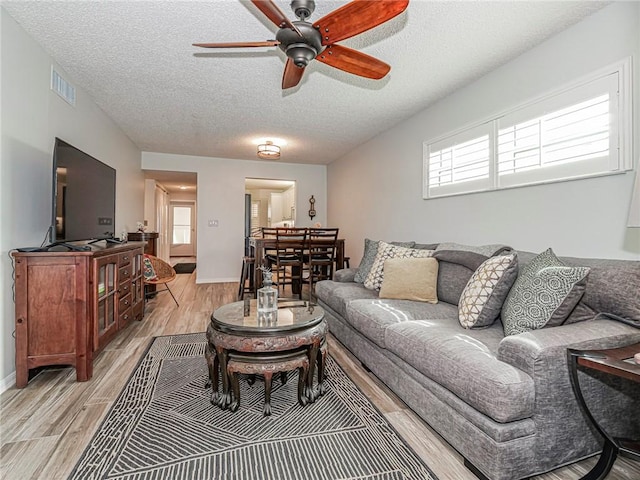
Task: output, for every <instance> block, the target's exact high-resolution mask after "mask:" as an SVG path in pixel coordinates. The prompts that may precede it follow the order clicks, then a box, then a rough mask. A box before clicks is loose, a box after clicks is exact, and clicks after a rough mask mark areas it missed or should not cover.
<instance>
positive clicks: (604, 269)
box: [561, 257, 640, 327]
mask: <svg viewBox="0 0 640 480" xmlns="http://www.w3.org/2000/svg"><path fill="white" fill-rule="evenodd" d="M561 260H562V262H563V263H565V264H566V265H572V266H578V265H582V266H585V267H589V268H590V271H589V278H588V279H587V286H586V289H585V292H584V295H583V296H582V298H581V299H580V302H579V303H578V305H577V306H576V308H575V309H574V310H573V311H572V312H571V314H570V315H569V317H567V319H566V320H565V322H564V323H565V324H568V323H576V322H580V321H584V320H590V319H593V318H595V317H596V316H597V315H598V314H600V313H604V314H611V315H615V316H616V317H620V318H622V319H624V320H626V321H627V322H628V323H629V324H630V325H634V326H636V327H640V294H639V293H638V292H640V262H637V261H630V260H605V259H584V258H565V257H562V258H561Z"/></svg>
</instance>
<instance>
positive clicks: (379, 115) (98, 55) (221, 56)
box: [2, 0, 610, 164]
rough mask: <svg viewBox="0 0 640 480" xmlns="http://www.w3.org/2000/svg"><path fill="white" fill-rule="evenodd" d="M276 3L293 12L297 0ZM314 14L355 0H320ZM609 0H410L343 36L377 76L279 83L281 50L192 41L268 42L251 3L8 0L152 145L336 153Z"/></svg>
mask: <svg viewBox="0 0 640 480" xmlns="http://www.w3.org/2000/svg"><path fill="white" fill-rule="evenodd" d="M276 3H277V4H278V5H279V6H280V8H281V9H282V10H283V11H284V12H285V13H286V14H287V15H288V16H289V18H291V19H294V15H293V12H292V11H291V9H290V7H289V5H288V3H289V2H288V1H282V0H277V1H276ZM316 3H317V6H316V11H315V13H314V14H313V15H312V17H311V21H313V20H317V19H319V18H321V17H322V16H324V15H326V14H327V13H329V12H331V11H332V10H334V9H336V8H338V7H340V6H342V5H344V4H345V3H347V2H345V1H323V0H316ZM607 3H610V2H592V1H583V2H568V1H559V2H551V1H548V2H540V1H517V2H485V1H470V2H460V1H458V2H455V1H446V2H435V1H427V0H422V1H421V0H412V1H411V2H410V3H409V7H408V8H407V10H406V11H405V12H404V13H403V14H401V15H399V16H398V17H396V18H394V19H392V20H391V21H389V22H387V23H385V24H383V25H381V26H379V27H377V28H376V29H374V30H370V31H368V32H365V33H363V34H360V35H358V36H356V37H353V38H351V39H348V40H345V41H343V42H340V44H342V45H345V46H348V47H351V48H355V49H358V50H361V51H363V52H365V53H367V54H369V55H372V56H374V57H376V58H378V59H380V60H383V61H384V62H387V63H388V64H390V65H391V72H390V74H389V75H388V76H387V77H385V78H384V79H382V80H378V81H375V80H367V79H363V78H360V77H356V76H353V75H350V74H348V73H344V72H341V71H339V70H336V69H334V68H331V67H329V66H327V65H324V64H322V63H320V62H317V61H315V62H312V64H311V65H310V66H309V67H307V69H306V72H305V75H304V78H303V80H302V82H301V83H300V85H298V86H297V87H295V88H293V89H290V90H286V91H283V90H281V88H280V83H281V78H282V72H283V68H284V62H285V56H284V54H283V53H282V52H281V51H280V50H279V49H277V48H275V47H272V48H263V49H244V50H235V51H229V50H227V51H220V50H217V51H211V50H203V49H198V48H196V47H193V46H191V44H192V43H193V42H214V41H215V42H232V41H262V40H267V39H273V38H274V37H275V31H276V28H275V26H274V25H273V24H271V23H270V22H269V21H268V20H267V19H266V18H265V17H264V16H263V15H262V14H261V13H260V11H259V10H258V9H257V8H256V7H255V6H254V5H253V4H251V3H250V2H247V1H236V0H218V1H179V2H176V1H98V0H90V1H87V0H84V1H56V2H53V1H38V2H35V1H2V5H3V6H4V7H5V9H6V10H7V11H8V12H9V14H10V15H11V16H12V17H13V18H15V19H16V21H17V22H18V23H19V24H20V25H22V27H23V28H24V29H25V30H26V31H27V32H28V33H29V34H30V35H31V36H32V37H33V38H35V39H36V41H38V42H39V43H40V44H41V45H42V46H43V47H44V49H45V50H46V51H47V52H48V53H49V54H50V55H51V56H52V57H53V58H54V59H55V60H56V61H57V62H58V63H59V64H60V65H61V66H62V67H63V68H64V70H65V71H66V72H67V74H68V77H69V78H68V80H71V82H72V83H75V84H76V85H77V86H80V87H82V88H83V89H85V90H86V91H87V92H88V93H89V95H90V96H91V97H92V98H93V99H94V100H95V101H96V103H97V104H98V105H99V106H100V107H101V108H102V109H103V110H104V111H105V112H106V113H107V115H109V117H111V118H112V119H113V120H114V121H115V122H116V123H117V124H118V125H119V126H120V128H121V129H122V130H123V131H124V132H125V133H126V134H127V135H128V136H129V138H131V140H133V142H135V144H136V145H137V146H138V147H139V148H140V149H141V150H144V151H151V152H165V153H178V154H186V155H202V156H212V157H223V158H233V159H253V160H255V159H256V154H255V152H256V146H255V143H256V142H255V140H256V139H259V138H273V137H276V138H279V139H282V140H284V141H286V145H285V146H284V147H283V149H282V157H281V160H280V161H282V162H294V163H319V164H327V163H330V162H332V161H333V160H335V159H337V158H339V157H341V156H342V155H344V154H346V153H347V152H348V151H350V150H352V149H353V148H355V147H357V146H358V145H360V144H361V143H363V142H365V141H367V140H368V139H370V138H372V137H373V136H375V135H377V134H379V133H380V132H382V131H384V130H386V129H388V128H390V127H392V126H393V125H395V124H397V123H398V122H400V121H401V120H403V119H405V118H407V117H409V116H411V115H413V114H415V113H417V112H418V111H420V110H422V109H424V108H426V107H427V106H429V105H430V104H432V103H433V102H435V101H437V100H438V99H440V98H442V97H444V96H446V95H448V94H450V93H451V92H453V91H455V90H456V89H458V88H460V87H462V86H464V85H466V84H468V83H469V82H471V81H473V80H475V79H477V78H479V77H480V76H482V75H484V74H486V73H488V72H489V71H491V70H492V69H495V68H496V67H498V66H500V65H502V64H504V63H505V62H507V61H509V60H510V59H512V58H514V57H516V56H518V55H519V54H521V53H523V52H524V51H526V50H528V49H530V48H532V47H534V46H535V45H537V44H539V43H540V42H542V41H544V40H545V39H547V38H548V37H550V36H551V35H553V34H555V33H557V32H559V31H561V30H563V29H565V28H567V27H568V26H570V25H571V24H573V23H576V22H577V21H579V20H581V19H583V18H584V17H586V16H587V15H590V14H592V13H593V12H595V11H596V10H598V9H600V8H602V7H603V6H604V5H605V4H607Z"/></svg>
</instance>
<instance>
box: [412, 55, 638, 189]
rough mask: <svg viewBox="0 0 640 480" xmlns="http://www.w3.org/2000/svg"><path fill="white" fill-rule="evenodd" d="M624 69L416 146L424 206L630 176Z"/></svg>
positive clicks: (625, 64)
mask: <svg viewBox="0 0 640 480" xmlns="http://www.w3.org/2000/svg"><path fill="white" fill-rule="evenodd" d="M629 72H630V63H629V61H626V62H623V63H621V64H619V65H617V66H616V67H615V68H613V67H610V68H608V69H606V70H605V71H602V72H598V73H596V74H593V75H592V76H591V77H590V78H588V79H585V80H583V81H582V82H579V83H576V84H574V85H572V86H570V87H568V88H564V89H562V90H559V91H557V92H554V93H552V94H549V95H546V96H545V97H543V98H540V99H537V100H535V101H532V102H530V103H528V104H526V105H523V106H520V107H517V108H515V109H513V110H511V111H508V112H505V113H503V114H501V115H497V116H495V117H493V118H491V119H489V120H487V121H485V122H483V123H481V124H479V125H476V126H473V127H470V128H466V129H464V130H461V131H459V132H456V133H454V134H450V135H448V136H446V137H444V138H441V139H436V140H435V141H431V142H426V143H425V144H424V192H423V196H424V198H432V197H440V196H447V195H455V194H461V193H470V192H477V191H484V190H496V189H502V188H511V187H516V186H524V185H533V184H538V183H544V182H555V181H561V180H567V179H574V178H580V177H586V176H594V175H603V174H609V173H613V172H620V171H624V170H627V169H629V168H631V161H630V158H631V155H630V149H629V145H628V143H629V142H630V138H631V134H630V101H629V100H627V99H629V98H630V97H629V96H628V93H627V89H628V88H629V85H630V84H631V82H630V79H629V78H628V76H629Z"/></svg>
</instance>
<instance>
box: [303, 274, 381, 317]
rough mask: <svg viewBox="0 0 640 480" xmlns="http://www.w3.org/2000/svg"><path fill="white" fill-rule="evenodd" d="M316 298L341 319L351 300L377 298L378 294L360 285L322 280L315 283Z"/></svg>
mask: <svg viewBox="0 0 640 480" xmlns="http://www.w3.org/2000/svg"><path fill="white" fill-rule="evenodd" d="M315 293H316V296H317V297H318V298H319V299H321V300H322V301H323V302H324V303H326V304H327V305H329V306H330V307H331V308H332V309H333V310H334V311H335V312H336V313H339V314H340V315H342V316H343V317H344V316H345V315H346V313H347V308H346V307H347V303H349V302H350V301H351V300H355V299H359V298H366V299H369V300H371V299H375V298H378V292H376V291H375V290H368V289H366V288H364V286H363V285H362V284H360V283H355V282H349V283H340V282H334V281H333V280H322V281H320V282H318V283H316V292H315Z"/></svg>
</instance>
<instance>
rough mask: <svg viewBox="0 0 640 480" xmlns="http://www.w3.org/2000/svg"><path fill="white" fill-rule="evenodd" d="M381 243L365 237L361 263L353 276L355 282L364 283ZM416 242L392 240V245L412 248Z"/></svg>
mask: <svg viewBox="0 0 640 480" xmlns="http://www.w3.org/2000/svg"><path fill="white" fill-rule="evenodd" d="M379 243H380V240H370V239H368V238H365V239H364V253H363V254H362V260H360V265H358V271H357V272H356V276H355V277H354V278H353V281H354V282H356V283H364V281H365V280H366V278H367V276H368V275H369V272H370V271H371V267H372V266H373V262H374V261H375V259H376V255H377V254H378V245H379ZM415 244H416V242H391V245H396V246H398V247H406V248H412V247H413V246H414V245H415Z"/></svg>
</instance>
